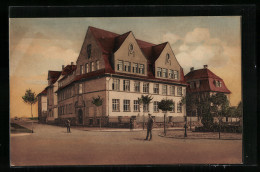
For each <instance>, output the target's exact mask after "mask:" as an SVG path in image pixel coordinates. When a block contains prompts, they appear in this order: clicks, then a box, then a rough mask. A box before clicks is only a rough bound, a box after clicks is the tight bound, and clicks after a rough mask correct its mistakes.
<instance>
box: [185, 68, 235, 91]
mask: <svg viewBox="0 0 260 172" xmlns="http://www.w3.org/2000/svg"><path fill="white" fill-rule="evenodd" d="M185 80H186V81H187V82H189V81H196V80H199V81H200V87H199V88H190V87H187V92H189V93H195V92H222V93H227V94H230V93H231V91H230V90H229V89H228V88H227V87H226V85H225V83H224V81H223V79H222V78H220V77H219V76H217V75H215V74H214V73H213V72H211V71H210V70H209V69H207V68H204V69H198V70H194V71H191V72H189V73H188V74H187V75H185ZM216 81H220V82H221V87H216V85H215V84H214V82H216Z"/></svg>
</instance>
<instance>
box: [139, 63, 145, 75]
mask: <svg viewBox="0 0 260 172" xmlns="http://www.w3.org/2000/svg"><path fill="white" fill-rule="evenodd" d="M139 73H140V74H144V65H143V64H140V65H139Z"/></svg>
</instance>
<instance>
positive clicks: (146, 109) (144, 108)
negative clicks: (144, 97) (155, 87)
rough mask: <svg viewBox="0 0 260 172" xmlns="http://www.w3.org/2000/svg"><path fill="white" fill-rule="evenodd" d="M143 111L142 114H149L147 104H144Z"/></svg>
mask: <svg viewBox="0 0 260 172" xmlns="http://www.w3.org/2000/svg"><path fill="white" fill-rule="evenodd" d="M143 111H144V112H149V104H144V105H143Z"/></svg>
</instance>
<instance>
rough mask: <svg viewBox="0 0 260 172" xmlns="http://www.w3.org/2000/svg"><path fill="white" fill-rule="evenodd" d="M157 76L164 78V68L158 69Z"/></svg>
mask: <svg viewBox="0 0 260 172" xmlns="http://www.w3.org/2000/svg"><path fill="white" fill-rule="evenodd" d="M157 76H158V77H162V68H160V67H158V68H157Z"/></svg>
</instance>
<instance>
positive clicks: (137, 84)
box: [134, 81, 140, 92]
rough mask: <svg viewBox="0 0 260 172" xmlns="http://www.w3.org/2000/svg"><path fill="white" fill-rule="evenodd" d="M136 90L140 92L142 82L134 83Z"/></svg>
mask: <svg viewBox="0 0 260 172" xmlns="http://www.w3.org/2000/svg"><path fill="white" fill-rule="evenodd" d="M134 89H135V92H140V82H138V81H135V82H134Z"/></svg>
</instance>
